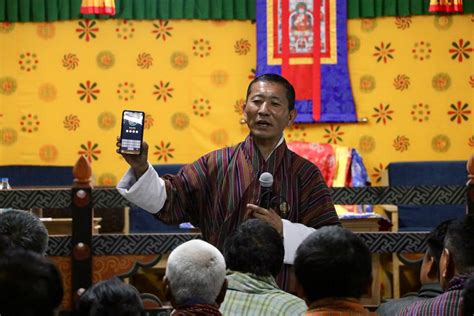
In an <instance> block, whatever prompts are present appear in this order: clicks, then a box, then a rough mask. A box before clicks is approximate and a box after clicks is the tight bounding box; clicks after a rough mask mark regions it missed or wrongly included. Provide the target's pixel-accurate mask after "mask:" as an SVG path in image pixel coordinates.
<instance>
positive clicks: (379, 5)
mask: <svg viewBox="0 0 474 316" xmlns="http://www.w3.org/2000/svg"><path fill="white" fill-rule="evenodd" d="M330 1H333V0H330ZM255 2H256V0H116V11H117V14H116V15H115V16H114V18H120V19H133V20H142V19H211V20H219V19H223V20H254V19H255ZM429 2H430V1H429V0H347V9H348V18H349V19H357V18H373V17H381V16H407V15H423V14H429V12H428V5H429ZM80 7H81V0H0V21H8V22H42V21H58V20H76V19H83V18H89V19H93V18H94V19H97V18H99V19H107V18H109V17H107V16H94V15H82V14H80V13H79V9H80ZM464 13H474V0H464Z"/></svg>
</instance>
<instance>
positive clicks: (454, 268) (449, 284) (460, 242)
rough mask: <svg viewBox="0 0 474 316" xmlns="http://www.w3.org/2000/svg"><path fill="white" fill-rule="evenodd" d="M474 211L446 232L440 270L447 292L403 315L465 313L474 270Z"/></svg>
mask: <svg viewBox="0 0 474 316" xmlns="http://www.w3.org/2000/svg"><path fill="white" fill-rule="evenodd" d="M473 236H474V215H467V216H465V217H464V218H462V219H457V220H455V221H453V222H452V223H451V224H450V225H449V227H448V231H447V233H446V238H445V240H444V249H443V253H442V255H441V259H440V264H439V271H440V283H441V287H442V288H443V289H444V293H443V294H441V295H439V296H437V297H435V298H432V299H428V300H424V301H420V302H416V303H414V304H412V305H409V306H407V307H405V308H403V309H402V311H401V312H400V314H399V315H427V316H428V315H444V316H457V315H460V314H461V301H462V291H463V288H464V283H465V282H466V281H467V279H468V278H469V277H470V276H472V274H473V273H474V238H473Z"/></svg>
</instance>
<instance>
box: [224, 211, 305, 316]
mask: <svg viewBox="0 0 474 316" xmlns="http://www.w3.org/2000/svg"><path fill="white" fill-rule="evenodd" d="M284 255H285V249H284V246H283V240H282V237H281V235H280V234H279V233H278V232H277V230H276V229H275V228H273V227H272V226H271V225H270V224H268V223H267V222H264V221H262V220H259V219H250V220H248V221H246V222H244V223H243V224H241V225H240V226H239V227H238V228H237V230H236V231H235V232H234V233H233V234H232V235H231V236H230V237H228V238H227V240H226V242H225V245H224V258H225V260H226V264H227V269H228V273H227V281H228V288H227V293H226V296H225V299H224V302H223V303H222V305H221V308H220V310H221V312H222V314H223V315H236V316H237V315H255V316H257V315H262V316H263V315H301V314H303V313H304V311H305V310H306V304H305V302H304V301H303V300H302V299H300V298H298V297H296V296H294V295H291V294H289V293H287V292H285V291H283V290H281V289H280V288H278V286H277V284H276V281H275V277H276V276H277V275H278V273H279V272H280V270H281V268H282V266H283V257H284Z"/></svg>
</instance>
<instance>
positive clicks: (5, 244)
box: [0, 210, 48, 255]
mask: <svg viewBox="0 0 474 316" xmlns="http://www.w3.org/2000/svg"><path fill="white" fill-rule="evenodd" d="M0 235H2V236H4V237H6V238H7V239H8V240H7V239H5V238H2V239H3V240H2V243H1V245H0V255H1V254H2V253H3V248H6V249H12V248H16V247H20V248H23V249H25V250H30V251H34V252H36V253H39V254H41V255H44V254H45V253H46V249H47V247H48V230H47V229H46V227H45V226H44V224H43V223H42V222H41V220H40V219H39V218H38V217H36V216H35V215H33V214H31V213H30V212H28V211H23V210H9V211H4V212H2V213H0Z"/></svg>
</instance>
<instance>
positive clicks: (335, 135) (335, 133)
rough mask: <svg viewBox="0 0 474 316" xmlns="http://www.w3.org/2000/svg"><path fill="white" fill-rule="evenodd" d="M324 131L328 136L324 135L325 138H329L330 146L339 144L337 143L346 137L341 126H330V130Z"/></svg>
mask: <svg viewBox="0 0 474 316" xmlns="http://www.w3.org/2000/svg"><path fill="white" fill-rule="evenodd" d="M324 131H325V132H326V135H324V136H323V137H324V138H327V140H328V144H337V142H342V137H341V136H342V135H344V132H343V131H341V126H340V125H337V126H336V127H335V128H334V125H332V124H331V125H329V128H325V129H324Z"/></svg>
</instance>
